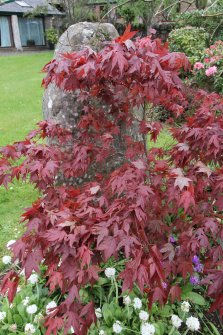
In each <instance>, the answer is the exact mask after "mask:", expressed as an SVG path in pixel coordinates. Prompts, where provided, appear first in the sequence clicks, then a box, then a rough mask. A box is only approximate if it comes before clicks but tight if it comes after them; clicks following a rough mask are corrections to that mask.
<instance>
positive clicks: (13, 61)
mask: <svg viewBox="0 0 223 335" xmlns="http://www.w3.org/2000/svg"><path fill="white" fill-rule="evenodd" d="M51 58H52V52H43V53H38V54H30V55H27V54H26V55H18V56H17V55H16V56H3V57H0V69H1V71H0V146H3V145H6V144H8V143H12V142H13V141H17V140H22V139H23V138H24V136H25V135H26V134H27V133H28V132H29V131H30V130H31V129H33V128H34V127H35V124H36V123H37V122H38V121H39V120H41V119H42V110H41V103H42V94H43V90H42V88H41V80H42V77H43V74H41V73H40V70H41V68H42V67H43V66H44V64H46V63H47V62H48V61H49V60H50V59H51ZM36 197H37V192H36V191H35V190H33V188H32V187H31V186H30V185H26V184H22V183H16V184H14V185H10V188H9V190H8V191H6V190H5V189H4V188H3V187H0V230H1V234H0V259H1V256H2V255H4V254H6V250H5V244H6V243H7V241H9V240H10V239H14V238H16V237H17V236H18V235H19V234H20V231H21V227H20V226H19V224H18V222H19V216H20V214H21V213H22V211H23V208H25V207H27V206H29V205H30V204H31V203H32V201H33V200H35V198H36ZM0 263H1V261H0ZM0 266H1V265H0Z"/></svg>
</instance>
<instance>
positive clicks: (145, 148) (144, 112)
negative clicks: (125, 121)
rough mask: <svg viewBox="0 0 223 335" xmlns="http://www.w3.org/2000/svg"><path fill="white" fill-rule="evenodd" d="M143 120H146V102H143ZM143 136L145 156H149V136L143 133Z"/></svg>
mask: <svg viewBox="0 0 223 335" xmlns="http://www.w3.org/2000/svg"><path fill="white" fill-rule="evenodd" d="M142 119H143V121H146V103H145V102H144V104H143V118H142ZM142 137H143V144H144V152H145V156H146V158H147V154H148V151H147V144H146V140H147V136H146V135H145V134H143V135H142Z"/></svg>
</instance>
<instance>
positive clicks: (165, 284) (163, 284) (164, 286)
mask: <svg viewBox="0 0 223 335" xmlns="http://www.w3.org/2000/svg"><path fill="white" fill-rule="evenodd" d="M162 286H163V288H164V290H166V289H167V283H165V281H163V282H162Z"/></svg>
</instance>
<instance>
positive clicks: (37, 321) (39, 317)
mask: <svg viewBox="0 0 223 335" xmlns="http://www.w3.org/2000/svg"><path fill="white" fill-rule="evenodd" d="M43 318H44V316H43V314H41V313H39V314H37V315H35V317H34V322H35V323H39V322H40V321H41V320H42V319H43Z"/></svg>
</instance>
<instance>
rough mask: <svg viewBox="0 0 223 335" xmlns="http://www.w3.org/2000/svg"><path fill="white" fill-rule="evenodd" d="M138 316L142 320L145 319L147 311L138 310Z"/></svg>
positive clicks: (147, 316) (147, 314)
mask: <svg viewBox="0 0 223 335" xmlns="http://www.w3.org/2000/svg"><path fill="white" fill-rule="evenodd" d="M139 318H140V320H142V321H147V320H148V318H149V313H147V312H146V311H140V312H139Z"/></svg>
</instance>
